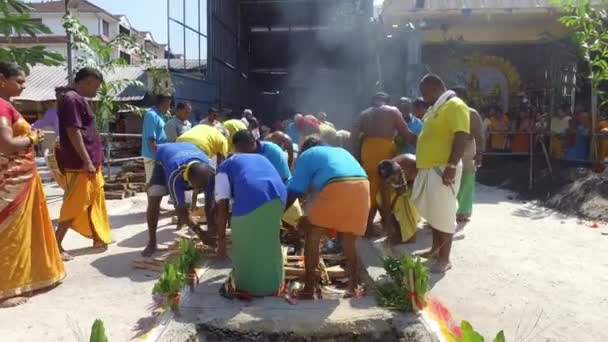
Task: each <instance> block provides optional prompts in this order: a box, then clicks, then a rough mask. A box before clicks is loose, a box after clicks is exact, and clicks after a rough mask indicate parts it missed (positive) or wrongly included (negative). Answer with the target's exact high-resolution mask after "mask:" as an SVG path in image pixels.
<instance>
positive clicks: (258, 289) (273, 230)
mask: <svg viewBox="0 0 608 342" xmlns="http://www.w3.org/2000/svg"><path fill="white" fill-rule="evenodd" d="M282 215H283V203H281V200H280V199H275V200H272V201H269V202H267V203H266V204H264V205H262V206H261V207H259V208H257V209H255V210H254V211H252V212H250V213H249V214H247V215H245V216H233V217H232V225H231V227H232V230H231V239H232V255H231V257H232V265H233V266H232V276H233V280H234V284H235V287H236V290H238V291H242V292H247V293H249V294H251V295H254V296H271V295H274V294H275V293H276V292H277V291H278V290H279V288H280V286H281V284H282V283H283V255H282V253H281V241H280V239H279V234H280V228H281V216H282Z"/></svg>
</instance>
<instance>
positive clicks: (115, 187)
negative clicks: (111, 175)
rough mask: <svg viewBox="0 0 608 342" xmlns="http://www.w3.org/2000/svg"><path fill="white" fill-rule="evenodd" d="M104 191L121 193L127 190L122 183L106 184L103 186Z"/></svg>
mask: <svg viewBox="0 0 608 342" xmlns="http://www.w3.org/2000/svg"><path fill="white" fill-rule="evenodd" d="M103 189H104V190H105V191H123V190H127V185H126V184H124V183H106V184H104V185H103Z"/></svg>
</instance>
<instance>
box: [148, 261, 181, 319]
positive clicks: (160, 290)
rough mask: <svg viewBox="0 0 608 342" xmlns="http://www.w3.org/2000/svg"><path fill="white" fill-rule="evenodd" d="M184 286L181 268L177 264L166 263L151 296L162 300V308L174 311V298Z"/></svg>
mask: <svg viewBox="0 0 608 342" xmlns="http://www.w3.org/2000/svg"><path fill="white" fill-rule="evenodd" d="M185 285H186V275H185V274H184V273H183V272H182V271H181V266H180V265H178V264H177V263H172V262H168V263H166V264H165V267H164V269H163V273H161V275H160V278H159V279H158V281H157V282H156V284H154V288H153V289H152V294H153V295H156V296H160V297H162V298H163V307H164V308H174V309H175V307H176V304H175V297H176V296H179V293H180V292H181V290H182V288H183V287H184V286H185Z"/></svg>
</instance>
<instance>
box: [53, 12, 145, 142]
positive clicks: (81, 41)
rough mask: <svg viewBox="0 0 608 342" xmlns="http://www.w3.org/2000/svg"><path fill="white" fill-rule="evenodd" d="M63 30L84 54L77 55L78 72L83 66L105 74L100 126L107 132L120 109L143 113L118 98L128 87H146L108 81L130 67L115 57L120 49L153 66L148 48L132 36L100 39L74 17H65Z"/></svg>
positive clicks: (99, 111)
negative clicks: (123, 67) (115, 73)
mask: <svg viewBox="0 0 608 342" xmlns="http://www.w3.org/2000/svg"><path fill="white" fill-rule="evenodd" d="M63 27H64V28H65V29H66V31H67V32H69V33H70V34H71V35H72V38H73V41H74V42H73V44H72V48H73V49H74V50H76V51H79V52H80V53H79V54H78V55H77V56H76V60H75V63H74V70H78V69H80V68H83V67H93V68H95V69H98V70H99V71H101V73H102V74H103V75H104V77H105V78H106V82H104V83H103V84H102V85H101V87H100V88H99V91H98V94H97V95H98V98H99V104H98V106H97V112H96V118H97V126H98V128H99V129H100V130H102V131H107V130H108V127H109V123H110V122H112V121H113V120H114V114H115V113H116V112H117V111H118V110H120V109H127V110H132V111H134V112H135V113H137V114H141V113H142V112H143V110H141V109H136V108H135V107H134V106H131V105H119V104H117V103H116V102H115V101H114V99H115V98H116V96H117V95H118V94H120V93H121V92H123V91H124V90H125V89H126V88H128V87H138V88H143V87H144V85H143V84H142V83H141V82H140V81H138V80H131V79H127V78H124V79H117V80H108V79H107V78H108V75H110V74H111V73H113V72H114V70H115V69H116V67H119V66H124V65H128V63H127V61H126V60H124V59H122V58H114V56H113V53H114V52H113V51H114V49H116V48H120V49H122V50H126V51H133V52H134V53H133V55H134V56H136V57H138V58H140V59H141V60H142V63H143V64H144V66H148V65H150V63H151V61H152V56H151V55H150V54H149V53H147V52H146V51H145V49H144V48H143V47H142V46H140V45H139V44H137V43H136V42H135V41H134V40H133V38H131V37H130V36H128V35H124V34H121V35H118V36H117V37H115V38H113V39H111V40H110V41H108V42H106V41H104V40H102V39H101V38H100V37H97V36H92V35H91V34H90V33H89V30H88V29H87V28H86V26H84V25H82V23H80V21H79V20H78V19H76V18H74V17H72V16H71V15H66V16H64V18H63Z"/></svg>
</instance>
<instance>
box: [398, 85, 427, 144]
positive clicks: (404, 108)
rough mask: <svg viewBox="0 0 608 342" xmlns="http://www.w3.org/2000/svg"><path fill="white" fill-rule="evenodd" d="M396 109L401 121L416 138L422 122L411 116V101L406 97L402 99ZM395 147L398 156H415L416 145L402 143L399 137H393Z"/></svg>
mask: <svg viewBox="0 0 608 342" xmlns="http://www.w3.org/2000/svg"><path fill="white" fill-rule="evenodd" d="M397 108H399V111H400V112H401V115H403V119H404V120H405V122H406V123H407V127H408V128H409V129H410V131H412V133H414V134H415V135H416V136H418V135H420V132H421V131H422V121H421V120H420V119H418V118H417V117H416V116H415V115H414V114H412V101H411V100H410V99H409V98H407V97H402V98H400V99H399V104H398V106H397ZM395 145H396V146H397V150H398V152H399V154H413V155H416V144H409V143H407V142H405V141H403V139H402V138H401V136H399V135H397V137H395Z"/></svg>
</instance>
